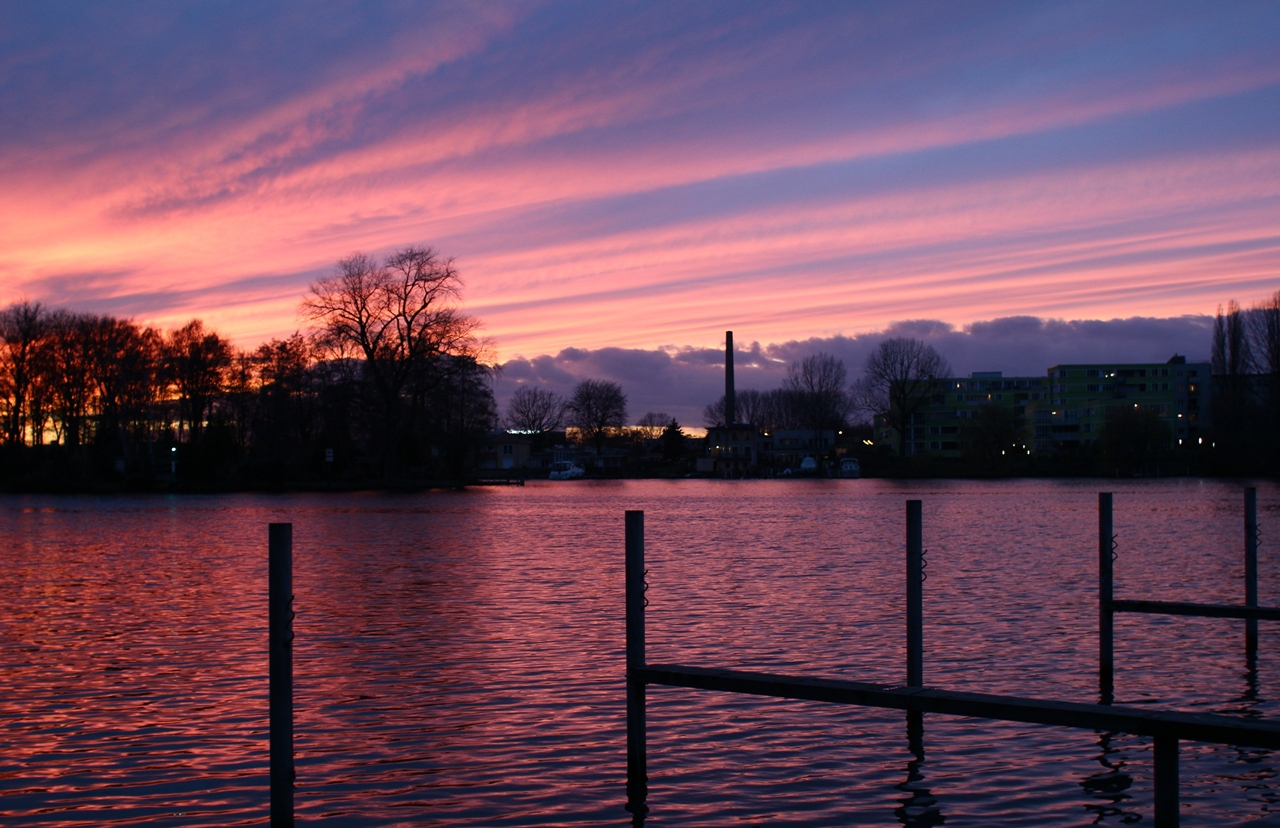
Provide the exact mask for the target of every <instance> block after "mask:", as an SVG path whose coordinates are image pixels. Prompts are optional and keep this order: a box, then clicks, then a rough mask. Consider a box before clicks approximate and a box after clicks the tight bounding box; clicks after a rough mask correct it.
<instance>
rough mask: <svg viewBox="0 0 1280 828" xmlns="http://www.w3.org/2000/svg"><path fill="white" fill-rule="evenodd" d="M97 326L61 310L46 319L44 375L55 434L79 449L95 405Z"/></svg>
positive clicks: (94, 321)
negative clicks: (49, 395) (51, 406)
mask: <svg viewBox="0 0 1280 828" xmlns="http://www.w3.org/2000/svg"><path fill="white" fill-rule="evenodd" d="M97 322H98V320H97V319H96V318H94V317H92V316H85V315H83V314H75V313H70V312H68V311H63V310H58V311H54V312H53V313H52V314H50V315H49V318H48V336H46V337H45V340H44V349H45V351H46V355H47V358H46V359H45V360H44V374H45V379H46V382H47V384H48V388H49V390H50V392H51V396H52V402H53V410H52V414H53V428H54V434H55V435H56V436H57V437H58V439H59V440H60V441H61V442H62V444H63V445H66V446H72V447H79V446H80V445H81V444H82V443H83V442H84V437H85V431H86V427H87V425H88V419H89V412H90V408H91V406H92V405H93V404H94V402H95V401H96V400H95V394H94V392H95V391H96V389H97V386H96V384H95V383H94V379H93V378H94V374H95V373H96V372H97V371H98V369H99V366H98V365H97V360H96V359H95V358H94V356H95V354H94V350H95V349H94V337H93V332H94V328H95V327H96V326H97Z"/></svg>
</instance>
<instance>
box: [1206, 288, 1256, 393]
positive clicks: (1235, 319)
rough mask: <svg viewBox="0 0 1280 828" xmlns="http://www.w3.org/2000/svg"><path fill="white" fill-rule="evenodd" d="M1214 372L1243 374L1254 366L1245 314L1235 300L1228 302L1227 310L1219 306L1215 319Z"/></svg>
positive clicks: (1230, 374)
mask: <svg viewBox="0 0 1280 828" xmlns="http://www.w3.org/2000/svg"><path fill="white" fill-rule="evenodd" d="M1212 359H1213V373H1214V374H1217V375H1219V376H1230V377H1234V376H1241V375H1243V374H1247V373H1249V372H1250V370H1251V369H1252V367H1253V355H1252V353H1250V349H1249V335H1248V331H1247V330H1246V329H1245V320H1244V315H1243V314H1242V313H1241V311H1240V306H1239V305H1238V304H1236V302H1235V300H1234V299H1233V300H1231V301H1230V302H1227V312H1226V313H1225V314H1224V313H1223V312H1222V306H1221V305H1219V306H1218V315H1217V316H1215V317H1214V320H1213V355H1212Z"/></svg>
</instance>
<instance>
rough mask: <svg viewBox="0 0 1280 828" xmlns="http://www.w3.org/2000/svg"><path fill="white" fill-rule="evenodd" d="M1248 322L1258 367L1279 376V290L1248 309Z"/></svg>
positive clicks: (1264, 371)
mask: <svg viewBox="0 0 1280 828" xmlns="http://www.w3.org/2000/svg"><path fill="white" fill-rule="evenodd" d="M1249 323H1250V333H1251V334H1252V336H1251V337H1250V338H1251V339H1252V348H1251V350H1252V351H1253V356H1254V359H1255V360H1256V361H1257V363H1258V369H1259V370H1260V371H1262V372H1263V373H1266V374H1270V375H1272V376H1276V377H1280V290H1277V291H1276V292H1275V293H1273V294H1271V295H1270V296H1268V297H1267V298H1266V299H1263V300H1262V301H1261V302H1258V303H1257V304H1255V305H1254V306H1253V308H1251V309H1250V311H1249ZM1215 333H1216V332H1215Z"/></svg>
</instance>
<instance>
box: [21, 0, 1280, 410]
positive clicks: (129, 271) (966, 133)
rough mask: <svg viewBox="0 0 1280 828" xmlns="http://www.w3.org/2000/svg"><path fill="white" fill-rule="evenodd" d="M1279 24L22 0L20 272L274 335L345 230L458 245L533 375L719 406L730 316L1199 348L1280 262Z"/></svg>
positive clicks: (753, 322) (984, 354)
mask: <svg viewBox="0 0 1280 828" xmlns="http://www.w3.org/2000/svg"><path fill="white" fill-rule="evenodd" d="M1277 43H1280V6H1276V5H1274V4H1264V3H1238V4H1219V3H1213V4H1211V3H1200V4H1193V3H1167V2H1162V3H1125V4H1117V3H1101V2H1098V3H1082V2H1052V3H1025V2H1017V3H987V2H984V3H959V2H939V3H878V4H871V3H857V4H790V5H784V4H776V3H760V4H752V3H743V2H728V3H698V4H689V3H667V4H664V3H646V4H636V5H623V4H616V3H597V2H584V3H555V4H541V3H493V4H484V3H459V4H443V3H440V4H418V3H410V4H405V3H398V2H397V3H391V2H386V3H381V2H376V1H374V0H361V2H358V3H355V2H352V3H324V4H303V3H285V2H280V3H269V4H260V3H231V4H227V3H188V2H177V1H176V0H167V1H166V2H155V3H132V2H120V3H111V4H90V3H84V4H70V3H62V4H43V3H27V4H20V3H11V4H6V5H4V6H2V7H0V218H2V220H0V303H7V302H10V301H13V300H15V299H18V298H23V297H25V298H31V299H38V300H41V301H45V302H47V303H50V304H53V305H63V306H71V307H75V308H77V309H83V310H92V311H98V312H109V313H114V314H118V315H123V316H130V317H133V318H136V319H138V320H139V321H142V322H148V323H153V324H158V325H162V326H173V325H177V324H180V323H181V322H183V321H185V320H187V319H189V318H191V317H197V316H198V317H202V318H203V319H204V320H205V321H206V322H207V323H209V324H212V325H214V326H215V327H217V328H218V329H219V330H222V331H224V332H225V333H227V334H229V335H231V336H232V337H233V338H234V339H235V340H236V341H237V342H238V343H239V344H241V345H245V346H251V345H254V344H256V343H258V342H260V341H263V340H264V339H268V338H271V337H277V336H284V335H287V334H289V333H290V332H292V331H293V330H294V329H295V328H297V327H298V326H299V324H300V322H299V319H298V316H297V307H298V303H299V300H300V299H301V297H302V295H303V294H304V293H305V291H306V289H307V285H308V284H309V283H310V282H311V281H313V280H314V279H315V278H316V277H317V276H320V275H323V274H326V273H328V272H331V270H332V268H333V266H334V263H335V262H336V261H337V260H338V259H339V258H342V257H344V256H346V255H349V254H350V253H352V252H355V251H365V252H369V253H372V254H382V253H385V252H388V251H391V250H393V249H396V248H397V247H402V246H406V245H410V244H430V245H433V246H435V247H436V248H438V249H439V250H440V251H442V252H443V253H444V254H446V255H449V256H454V257H456V260H457V265H458V267H459V268H460V270H461V272H462V274H463V276H464V278H465V279H466V283H467V291H466V302H467V307H468V308H469V309H470V310H471V311H472V312H473V313H475V314H476V315H477V316H478V317H479V318H481V319H482V320H483V322H484V324H485V331H486V333H487V334H488V335H489V336H490V337H491V339H492V341H493V343H494V345H495V347H496V349H497V354H498V357H499V359H500V360H501V361H503V362H505V363H506V364H507V370H506V371H505V373H504V379H503V380H502V384H500V388H507V387H509V385H510V383H512V382H515V381H518V380H526V379H529V380H532V379H533V378H534V377H535V376H541V377H542V378H543V379H545V380H546V381H548V382H553V383H556V382H560V383H563V382H567V381H568V380H567V379H566V378H565V375H564V374H561V373H555V372H557V371H559V372H566V373H567V374H568V375H571V376H585V375H593V374H599V375H608V376H610V377H613V378H618V379H619V380H620V381H623V382H624V385H626V386H627V387H628V389H629V391H630V393H631V397H632V410H633V414H635V415H637V416H638V415H639V414H642V413H643V412H644V411H645V410H649V409H651V408H661V409H663V410H668V411H671V413H674V414H676V415H677V416H680V417H681V418H682V419H689V420H696V419H697V411H699V410H700V408H701V405H702V404H704V403H705V402H706V401H707V400H705V399H704V397H706V396H707V393H708V392H709V391H711V390H713V386H714V385H715V383H712V385H710V386H709V385H707V382H706V381H703V380H698V381H696V382H695V380H694V378H695V377H701V376H703V375H702V374H701V373H699V371H701V370H702V369H700V368H698V365H699V364H701V363H700V362H699V361H700V360H701V362H702V363H704V362H705V361H706V359H705V353H706V352H708V351H715V350H716V349H718V348H719V344H720V343H721V342H722V337H723V332H724V331H725V330H726V329H732V330H734V331H735V334H736V336H737V338H738V340H739V342H744V343H747V342H752V341H758V342H760V343H762V344H761V349H762V351H761V352H762V354H765V355H768V356H770V357H774V358H778V359H783V360H784V361H785V360H786V359H789V358H790V356H791V355H794V354H798V353H800V352H801V351H804V350H805V349H806V348H807V349H813V348H816V347H826V348H828V350H832V351H835V352H838V353H840V354H841V355H842V356H844V358H845V359H846V362H847V363H849V365H850V368H851V369H856V367H857V366H858V365H859V364H860V363H861V360H862V358H863V357H864V354H865V350H866V347H868V343H870V342H872V341H874V340H875V338H876V337H877V336H878V335H881V334H882V333H883V332H884V331H887V330H890V329H903V328H911V329H913V330H914V329H917V328H919V327H920V326H919V325H916V326H915V328H912V324H913V323H908V322H907V321H906V320H920V319H931V320H941V322H940V323H935V324H934V325H933V327H930V326H928V325H926V326H925V328H924V329H927V330H935V331H936V330H937V329H938V328H937V325H942V326H943V327H944V328H945V326H948V325H949V326H954V329H953V330H952V331H951V332H950V333H934V334H931V335H932V336H934V337H935V338H936V342H937V343H938V344H939V346H940V347H942V346H945V348H946V349H948V350H947V355H948V357H949V358H950V359H951V361H952V363H953V365H955V366H956V367H957V369H958V370H965V371H968V370H983V369H988V368H989V369H992V370H1004V371H1006V373H1040V372H1042V371H1043V370H1044V368H1046V367H1047V366H1048V364H1050V363H1052V362H1056V361H1059V360H1062V361H1067V360H1069V359H1070V360H1078V359H1082V358H1083V356H1084V355H1085V354H1087V353H1094V352H1095V351H1096V352H1097V353H1098V354H1099V357H1098V358H1125V359H1128V358H1132V359H1165V358H1167V357H1168V356H1169V355H1171V354H1172V353H1173V352H1175V351H1176V352H1179V353H1186V354H1188V355H1190V356H1191V357H1193V358H1203V357H1204V356H1207V351H1208V341H1207V337H1206V335H1205V327H1204V318H1203V317H1204V316H1205V315H1206V314H1212V313H1213V312H1214V310H1215V308H1216V307H1217V305H1218V304H1220V303H1223V302H1225V301H1226V300H1228V299H1231V298H1235V299H1238V300H1239V301H1241V302H1243V303H1245V304H1248V303H1249V302H1251V301H1255V300H1257V299H1260V298H1262V297H1263V296H1265V295H1267V294H1269V293H1271V292H1273V291H1275V290H1276V289H1277V288H1280V266H1278V265H1280V140H1278V139H1280V48H1277ZM1027 317H1035V318H1037V319H1038V320H1053V319H1066V320H1089V319H1093V320H1120V321H1110V322H1108V323H1107V324H1105V325H1101V326H1092V327H1091V326H1089V325H1087V324H1084V323H1070V324H1067V323H1057V322H1048V323H1041V322H1039V321H1036V320H1032V322H1028V321H1027V319H1026V318H1027ZM1010 318H1013V319H1015V320H1020V321H1012V322H1011V321H1009V319H1010ZM991 320H997V321H995V322H992V321H991ZM895 326H896V328H895ZM1009 330H1016V331H1017V334H1016V335H1008V334H1007V333H1006V332H1007V331H1009ZM611 349H625V350H611ZM1072 349H1075V350H1072ZM1118 349H1125V350H1123V351H1121V350H1118ZM581 353H585V354H587V356H585V357H581V358H580V357H579V355H580V354H581ZM547 355H553V356H547ZM664 360H666V362H664ZM762 364H764V363H762ZM768 364H769V365H771V366H773V368H771V369H769V370H774V372H775V373H776V370H775V369H776V366H777V365H778V364H780V363H773V362H770V363H768ZM529 366H538V370H539V371H541V370H543V369H544V368H545V371H546V372H548V373H545V374H537V373H536V372H533V371H532V369H531V368H529ZM626 366H630V367H626ZM1033 369H1034V370H1033ZM759 370H760V371H761V374H760V377H759V383H758V384H759V385H760V386H770V387H771V386H772V385H774V384H776V382H773V381H766V380H769V378H770V377H773V378H774V379H776V377H774V376H773V374H770V373H769V370H766V369H764V368H762V369H759ZM855 373H856V371H855ZM753 382H754V381H753V380H750V379H747V378H746V377H744V385H750V384H753ZM695 396H696V397H697V399H696V400H694V399H693V397H695Z"/></svg>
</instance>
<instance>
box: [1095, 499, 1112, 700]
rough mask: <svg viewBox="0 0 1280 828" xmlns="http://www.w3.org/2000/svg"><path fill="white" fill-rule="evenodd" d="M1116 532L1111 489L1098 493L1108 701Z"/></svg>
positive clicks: (1103, 674) (1103, 686) (1101, 649)
mask: <svg viewBox="0 0 1280 828" xmlns="http://www.w3.org/2000/svg"><path fill="white" fill-rule="evenodd" d="M1114 541H1115V532H1114V530H1113V526H1112V522H1111V492H1099V493H1098V689H1099V692H1100V693H1101V695H1102V701H1103V704H1109V703H1110V700H1111V692H1112V689H1113V687H1114V684H1113V682H1114V675H1115V650H1114V647H1113V640H1114V632H1113V629H1112V621H1113V619H1114V613H1113V612H1112V610H1111V599H1112V587H1113V582H1112V565H1113V559H1112V555H1113V554H1114V550H1115V547H1114V545H1113V544H1114Z"/></svg>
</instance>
